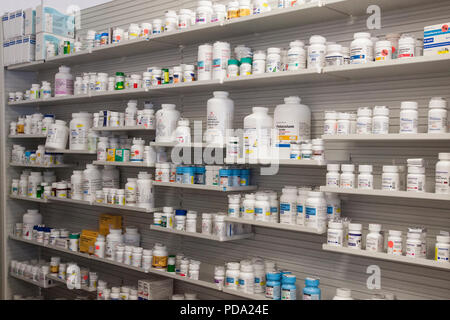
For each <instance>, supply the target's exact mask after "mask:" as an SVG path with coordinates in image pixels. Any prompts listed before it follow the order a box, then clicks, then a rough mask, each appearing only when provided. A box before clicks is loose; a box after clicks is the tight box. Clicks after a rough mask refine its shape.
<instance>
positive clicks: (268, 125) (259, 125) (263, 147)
mask: <svg viewBox="0 0 450 320" xmlns="http://www.w3.org/2000/svg"><path fill="white" fill-rule="evenodd" d="M252 111H253V113H252V114H250V115H248V116H246V117H245V118H244V145H245V158H246V159H248V160H249V161H250V162H256V161H257V159H268V158H269V157H270V151H271V150H270V149H271V131H272V128H273V119H272V117H271V116H269V114H268V113H269V108H264V107H254V108H253V109H252Z"/></svg>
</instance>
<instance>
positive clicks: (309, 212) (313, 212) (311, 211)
mask: <svg viewBox="0 0 450 320" xmlns="http://www.w3.org/2000/svg"><path fill="white" fill-rule="evenodd" d="M306 214H307V215H308V216H315V215H316V208H310V207H306Z"/></svg>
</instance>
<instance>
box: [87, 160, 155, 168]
mask: <svg viewBox="0 0 450 320" xmlns="http://www.w3.org/2000/svg"><path fill="white" fill-rule="evenodd" d="M92 163H93V164H96V165H99V166H116V167H134V168H154V167H155V164H146V163H143V162H118V161H100V160H96V161H93V162H92Z"/></svg>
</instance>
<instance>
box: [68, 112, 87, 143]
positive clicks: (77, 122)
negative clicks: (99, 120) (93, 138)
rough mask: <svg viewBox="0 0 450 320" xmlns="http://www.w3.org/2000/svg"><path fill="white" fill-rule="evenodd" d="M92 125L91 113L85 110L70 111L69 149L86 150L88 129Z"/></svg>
mask: <svg viewBox="0 0 450 320" xmlns="http://www.w3.org/2000/svg"><path fill="white" fill-rule="evenodd" d="M91 127H92V114H91V113H87V112H79V113H72V121H70V139H69V148H70V150H88V148H89V139H88V135H89V129H90V128H91Z"/></svg>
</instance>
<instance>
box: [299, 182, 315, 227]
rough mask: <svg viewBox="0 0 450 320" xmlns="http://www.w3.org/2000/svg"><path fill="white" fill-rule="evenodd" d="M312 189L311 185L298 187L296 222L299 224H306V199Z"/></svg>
mask: <svg viewBox="0 0 450 320" xmlns="http://www.w3.org/2000/svg"><path fill="white" fill-rule="evenodd" d="M310 191H311V188H310V187H300V188H298V196H297V203H296V206H297V208H296V211H297V219H296V224H297V225H299V226H304V225H305V214H306V200H307V199H308V194H309V192H310Z"/></svg>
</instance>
